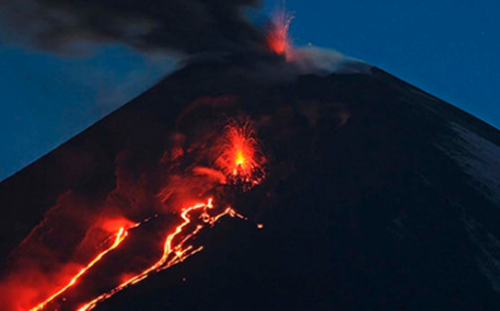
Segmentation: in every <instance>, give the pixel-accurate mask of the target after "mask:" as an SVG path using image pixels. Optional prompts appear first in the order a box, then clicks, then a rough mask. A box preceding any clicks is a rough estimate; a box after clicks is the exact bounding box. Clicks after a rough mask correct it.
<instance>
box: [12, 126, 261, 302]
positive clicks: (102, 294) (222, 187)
mask: <svg viewBox="0 0 500 311" xmlns="http://www.w3.org/2000/svg"><path fill="white" fill-rule="evenodd" d="M217 136H218V135H217ZM217 136H215V135H214V136H211V137H213V138H212V139H213V141H211V144H210V146H213V147H210V148H207V149H206V150H200V151H197V152H199V153H197V154H195V156H194V159H195V160H194V163H200V162H201V161H203V162H204V163H212V164H213V166H212V167H202V166H196V164H193V163H192V162H191V161H192V160H191V159H188V160H187V161H188V164H186V165H185V166H177V165H176V164H178V163H179V161H180V160H179V159H180V158H183V157H184V155H185V154H189V153H188V152H184V151H183V152H182V154H180V155H179V156H178V157H175V158H173V159H172V160H167V161H173V162H172V163H174V164H172V167H174V168H175V169H180V172H176V175H175V178H169V179H168V182H169V183H168V184H167V186H166V188H164V190H162V191H161V192H160V195H158V196H156V197H154V199H155V200H157V198H160V200H158V202H156V203H157V204H163V205H162V206H172V207H171V209H173V210H176V211H179V210H180V223H179V224H177V225H176V226H175V227H173V228H170V229H163V228H161V229H158V230H162V231H160V232H159V233H160V234H161V235H160V236H161V237H164V240H163V250H162V253H161V257H160V258H154V259H151V260H152V261H151V262H148V264H147V265H146V266H141V268H139V269H136V270H133V271H134V272H133V274H130V271H129V272H123V271H119V272H118V273H116V275H113V276H112V277H110V278H109V279H108V280H107V281H109V282H107V283H105V284H106V285H105V287H101V289H99V292H96V293H93V294H91V291H89V293H87V292H85V290H84V291H80V290H81V287H82V286H85V285H86V282H91V284H92V282H98V280H96V279H95V278H94V277H93V276H92V273H95V272H96V271H95V270H97V272H99V271H102V270H101V269H105V268H106V264H107V263H106V261H108V259H110V257H113V256H121V255H122V253H120V252H122V251H124V252H125V253H126V252H127V249H128V247H130V246H129V241H132V240H133V239H132V238H131V237H134V238H136V237H137V236H136V235H135V234H136V232H137V231H131V230H130V229H132V228H136V227H138V226H142V227H143V228H144V227H145V226H146V223H148V222H149V221H150V220H151V219H152V217H156V216H158V215H155V216H151V217H150V218H147V219H146V220H144V221H142V222H140V223H133V222H130V221H129V220H127V219H125V218H117V219H112V220H109V219H108V220H102V219H101V220H97V223H94V225H95V226H97V227H99V228H101V229H103V230H104V231H106V232H108V233H110V236H109V238H108V239H107V240H105V241H104V242H103V243H102V244H100V245H101V246H100V248H99V249H100V253H99V254H97V255H96V256H95V257H93V259H92V260H91V261H90V262H89V263H88V264H87V265H86V266H84V267H82V268H81V269H80V270H78V272H77V273H73V274H71V275H70V277H68V278H63V279H62V280H57V282H56V283H57V284H63V285H57V286H59V287H57V288H54V289H51V290H50V291H48V292H46V293H45V294H43V295H41V294H39V295H40V296H41V297H42V299H43V298H44V297H47V298H45V300H44V301H42V302H39V301H34V303H33V304H32V305H35V303H37V305H36V306H34V307H31V305H30V307H29V308H24V306H23V307H22V308H20V309H18V310H30V311H48V310H52V311H53V310H59V309H61V308H68V305H64V304H69V305H72V306H76V307H75V308H76V309H78V311H89V310H92V309H94V308H95V307H96V306H97V304H99V303H100V302H102V301H104V300H106V299H108V298H110V297H112V296H113V295H115V294H116V293H118V292H120V291H122V290H124V289H126V288H127V287H129V286H132V285H135V284H137V283H139V282H141V281H143V280H144V279H146V278H147V277H149V276H150V275H152V274H154V273H157V272H160V271H162V270H164V269H167V268H169V267H172V266H173V265H176V264H178V263H180V262H182V261H184V260H185V259H187V258H188V257H190V256H192V255H194V254H196V253H198V252H199V251H201V250H202V249H203V247H204V246H203V245H196V244H195V242H194V239H193V237H194V236H196V235H197V234H198V233H199V232H200V231H202V230H203V229H204V228H207V227H208V228H210V227H213V226H214V225H215V224H216V223H217V222H218V221H219V220H220V219H221V218H222V217H225V216H229V217H238V218H241V219H246V218H245V217H243V216H242V215H240V214H238V213H237V212H236V211H235V210H234V209H233V208H231V207H229V206H227V204H229V203H225V202H227V200H228V197H229V198H231V192H233V191H235V190H237V189H238V188H239V189H242V190H244V191H245V190H249V189H250V188H252V187H254V186H255V185H257V184H259V183H260V182H261V181H262V179H263V178H264V175H265V174H264V169H263V165H264V164H265V161H266V159H265V157H264V155H263V153H262V150H261V147H260V144H259V141H258V139H257V137H256V131H255V129H254V127H253V123H252V122H251V121H250V120H249V119H245V120H244V121H237V120H236V119H230V120H229V121H228V124H227V125H226V126H225V127H224V128H223V131H222V134H221V135H220V136H219V137H217ZM205 146H208V144H207V145H205ZM210 155H212V157H211V156H210ZM181 160H182V159H181ZM163 164H165V163H163ZM163 164H162V165H163ZM170 177H171V176H170ZM160 184H161V185H162V186H164V183H160ZM165 189H166V190H165ZM195 190H196V191H195ZM213 194H215V195H216V196H217V198H219V199H218V201H219V203H218V205H217V206H215V203H214V200H213V199H212V198H209V199H207V200H206V201H204V202H200V198H204V197H207V196H210V195H213ZM172 197H175V199H171V200H168V199H169V198H172ZM197 202H198V203H197ZM193 203H196V204H193ZM176 207H177V208H176ZM183 207H186V208H184V209H182V208H183ZM169 208H170V207H169ZM148 226H149V225H148ZM257 227H258V228H259V229H262V228H263V225H262V224H258V225H257ZM155 230H156V229H155ZM163 230H165V231H163ZM113 232H114V234H112V235H111V233H113ZM127 236H131V237H130V238H128V239H127V242H125V243H122V242H123V241H124V240H125V239H126V238H127ZM138 236H139V237H140V236H141V235H138ZM132 245H134V244H132ZM109 253H111V254H109ZM108 254H109V255H108ZM105 256H107V257H106V259H103V258H105ZM120 258H121V257H120ZM108 262H109V261H108ZM148 265H149V266H148ZM91 269H92V270H94V271H92V272H90V271H89V270H91ZM103 271H105V270H103ZM87 272H89V273H88V274H86V273H87ZM84 275H85V276H84ZM106 277H107V275H106ZM90 295H92V296H90ZM37 297H38V296H37ZM71 297H73V298H71ZM75 297H78V298H75ZM38 298H40V297H38ZM42 299H40V300H42ZM75 299H76V300H75ZM78 299H81V300H78ZM72 300H73V301H72ZM31 302H33V301H31ZM31 302H30V303H31Z"/></svg>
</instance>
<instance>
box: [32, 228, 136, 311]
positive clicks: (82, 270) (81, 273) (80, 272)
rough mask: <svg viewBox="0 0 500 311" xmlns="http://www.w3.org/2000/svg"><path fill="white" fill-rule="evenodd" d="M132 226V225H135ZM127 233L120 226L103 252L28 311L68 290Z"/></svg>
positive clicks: (38, 307) (38, 308) (39, 307)
mask: <svg viewBox="0 0 500 311" xmlns="http://www.w3.org/2000/svg"><path fill="white" fill-rule="evenodd" d="M138 225H139V224H136V225H135V226H138ZM135 226H134V227H135ZM127 235H128V231H127V230H125V228H124V227H121V228H120V230H118V232H117V233H116V234H115V235H114V236H115V240H114V243H113V244H112V245H111V246H110V247H108V248H107V249H106V250H104V251H103V252H101V253H100V254H99V255H97V256H96V257H95V258H94V259H93V260H92V261H91V262H90V263H89V264H88V265H87V266H86V267H85V268H82V269H81V270H80V271H79V272H78V273H77V274H76V275H75V276H74V277H73V278H72V279H71V281H69V283H68V284H66V285H65V286H64V287H62V288H61V289H59V290H58V291H57V292H55V293H54V294H52V295H51V296H50V297H49V298H47V299H46V300H45V301H44V302H42V303H40V304H38V305H37V306H36V307H34V308H32V309H31V310H30V311H39V310H43V309H44V308H45V306H47V304H48V303H50V302H51V301H53V300H54V299H56V298H57V297H59V296H60V295H61V294H63V293H64V292H65V291H66V290H68V288H70V287H72V286H73V285H75V284H76V282H77V281H78V279H79V278H80V277H81V276H82V275H84V274H85V272H87V271H88V270H89V269H90V268H92V267H93V266H94V265H95V264H96V263H98V262H99V261H100V260H101V259H102V258H103V257H104V256H105V255H106V254H107V253H109V252H110V251H112V250H114V249H115V248H117V247H118V246H119V245H120V244H121V243H122V242H123V240H125V238H126V237H127Z"/></svg>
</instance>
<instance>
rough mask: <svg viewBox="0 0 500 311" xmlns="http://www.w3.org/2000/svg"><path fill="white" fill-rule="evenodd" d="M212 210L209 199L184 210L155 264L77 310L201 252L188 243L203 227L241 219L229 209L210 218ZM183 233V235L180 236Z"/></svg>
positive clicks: (84, 308)
mask: <svg viewBox="0 0 500 311" xmlns="http://www.w3.org/2000/svg"><path fill="white" fill-rule="evenodd" d="M213 208H214V205H213V199H211V198H210V199H208V201H207V203H199V204H196V205H193V206H191V207H189V208H187V209H185V210H184V211H183V212H182V214H181V217H182V219H183V220H184V221H183V223H182V224H180V225H178V226H177V227H176V228H175V230H174V232H172V233H170V234H169V235H167V237H166V239H165V244H164V247H163V255H162V256H161V258H160V259H159V260H158V261H157V262H156V263H154V264H153V265H152V266H150V267H149V268H147V269H146V270H144V271H143V272H141V273H140V274H138V275H136V276H133V277H131V278H129V279H127V280H126V281H124V282H123V283H121V284H120V285H118V286H117V287H116V288H114V289H113V290H111V291H109V292H108V293H105V294H102V295H100V296H98V297H96V298H95V299H93V300H91V301H89V302H87V303H85V304H84V305H83V306H81V307H80V308H79V309H78V311H88V310H92V309H93V308H94V307H95V306H96V305H97V304H98V303H99V302H102V301H103V300H106V299H108V298H110V297H111V296H113V295H114V294H116V293H118V292H120V291H122V290H123V289H125V288H126V287H128V286H130V285H135V284H137V283H139V282H141V281H142V280H144V279H146V278H147V277H148V276H149V275H151V274H152V273H155V272H159V271H161V270H164V269H167V268H169V267H171V266H173V265H175V264H177V263H179V262H182V261H184V260H185V259H186V258H188V257H190V256H191V255H193V254H195V253H197V252H199V251H201V250H202V249H203V246H200V247H196V248H195V247H193V246H192V245H189V244H188V242H189V240H190V239H191V238H192V237H193V236H195V235H196V234H198V232H200V230H201V229H203V228H204V227H205V225H207V224H208V225H211V226H213V225H214V224H215V223H216V222H217V221H218V220H219V219H220V218H221V217H223V216H226V215H229V216H231V217H235V216H237V217H240V218H243V216H241V215H239V214H238V213H236V212H235V211H234V210H233V209H232V208H230V207H228V208H226V210H224V211H223V212H222V213H219V214H217V215H215V216H211V215H210V214H209V210H211V209H213ZM196 211H202V213H201V215H200V216H199V217H198V220H199V221H198V224H196V225H195V226H194V227H193V228H191V229H190V230H189V229H186V227H188V226H189V225H190V224H192V218H191V217H192V214H193V213H194V212H196ZM184 231H187V232H184ZM183 233H184V235H182V234H183Z"/></svg>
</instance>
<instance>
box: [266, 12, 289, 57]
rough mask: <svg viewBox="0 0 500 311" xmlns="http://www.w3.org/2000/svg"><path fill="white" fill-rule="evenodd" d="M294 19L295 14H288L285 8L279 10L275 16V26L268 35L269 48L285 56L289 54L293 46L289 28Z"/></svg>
mask: <svg viewBox="0 0 500 311" xmlns="http://www.w3.org/2000/svg"><path fill="white" fill-rule="evenodd" d="M292 19H293V16H292V15H290V14H288V13H287V12H286V10H285V9H284V8H282V9H279V10H277V12H276V13H275V14H274V16H273V25H272V27H273V28H272V29H271V31H270V32H269V33H268V34H267V37H266V42H267V46H268V48H269V49H271V50H272V51H273V52H275V53H276V54H278V55H284V56H285V57H286V56H288V53H289V52H290V48H291V44H290V37H289V35H288V30H289V28H290V22H291V21H292Z"/></svg>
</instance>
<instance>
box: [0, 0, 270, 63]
mask: <svg viewBox="0 0 500 311" xmlns="http://www.w3.org/2000/svg"><path fill="white" fill-rule="evenodd" d="M258 4H259V1H258V0H169V1H162V0H149V1H135V0H123V1H112V0H73V1H64V0H0V20H2V23H4V26H7V27H8V28H10V29H13V30H14V32H15V34H16V36H18V37H20V38H13V39H17V40H19V39H20V40H22V41H29V42H31V43H32V44H34V45H35V46H36V47H38V48H42V49H46V50H52V51H58V52H61V51H63V52H64V51H68V50H69V51H71V50H72V49H74V48H75V47H76V48H78V44H79V43H80V42H82V41H83V42H88V43H97V44H103V43H122V44H125V45H129V46H132V47H134V48H136V49H139V50H141V51H156V50H173V51H180V52H184V53H187V54H192V53H198V52H203V51H210V50H235V49H241V48H242V47H244V48H245V49H249V48H257V47H258V46H259V45H260V44H261V42H263V37H262V34H261V32H260V31H259V30H258V29H257V28H256V27H255V26H254V25H252V24H251V23H250V22H249V21H248V20H247V19H246V18H245V16H244V14H243V12H242V11H243V9H246V8H252V7H257V6H258Z"/></svg>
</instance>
